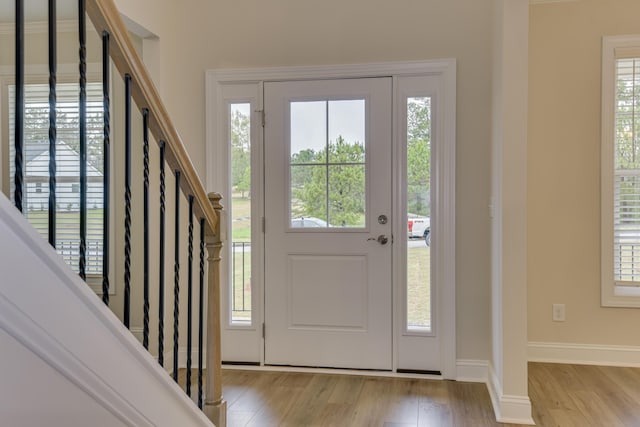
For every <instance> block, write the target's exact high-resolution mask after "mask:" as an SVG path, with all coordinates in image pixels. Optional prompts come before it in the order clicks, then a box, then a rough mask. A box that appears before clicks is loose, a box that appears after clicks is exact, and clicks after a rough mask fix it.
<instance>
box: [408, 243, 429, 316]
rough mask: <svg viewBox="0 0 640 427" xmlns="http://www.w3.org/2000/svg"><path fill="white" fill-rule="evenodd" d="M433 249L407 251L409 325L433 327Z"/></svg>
mask: <svg viewBox="0 0 640 427" xmlns="http://www.w3.org/2000/svg"><path fill="white" fill-rule="evenodd" d="M430 281H431V248H430V247H429V246H427V245H426V244H425V245H420V246H418V247H416V248H408V249H407V284H408V286H407V288H408V289H407V314H408V316H407V320H408V322H407V323H408V325H410V326H412V325H415V326H420V327H431V287H430V286H429V282H430Z"/></svg>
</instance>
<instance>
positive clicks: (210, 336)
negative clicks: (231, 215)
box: [204, 193, 227, 426]
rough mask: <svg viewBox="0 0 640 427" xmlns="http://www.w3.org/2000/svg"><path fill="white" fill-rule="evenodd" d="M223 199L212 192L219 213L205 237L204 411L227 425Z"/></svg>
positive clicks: (214, 419) (218, 423) (213, 419)
mask: <svg viewBox="0 0 640 427" xmlns="http://www.w3.org/2000/svg"><path fill="white" fill-rule="evenodd" d="M221 199H222V196H221V195H220V194H218V193H210V194H209V201H210V202H211V205H212V206H213V209H214V210H215V211H216V214H217V215H216V217H217V222H216V224H214V225H213V229H211V228H208V229H207V233H206V237H205V240H206V244H207V252H208V257H207V261H208V264H209V268H208V276H207V281H208V283H207V287H208V289H207V291H208V292H207V356H206V358H207V359H206V361H207V371H206V395H205V406H204V412H205V414H206V415H207V417H208V418H209V419H210V420H211V421H213V423H214V424H215V425H216V426H226V425H227V402H226V401H225V400H224V399H223V397H222V354H221V352H220V339H221V337H220V330H221V319H220V286H221V281H220V252H221V250H222V238H221V224H220V222H221V218H222V205H221V204H220V200H221ZM210 227H211V224H210Z"/></svg>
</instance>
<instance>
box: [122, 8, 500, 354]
mask: <svg viewBox="0 0 640 427" xmlns="http://www.w3.org/2000/svg"><path fill="white" fill-rule="evenodd" d="M118 3H119V4H120V6H121V7H122V12H123V13H125V14H127V15H128V16H129V17H130V18H131V19H133V20H136V21H138V22H139V23H141V24H142V25H144V26H146V27H147V28H148V29H149V30H151V31H153V32H154V33H155V34H156V35H158V36H159V40H160V42H159V43H160V48H159V51H160V54H159V55H160V57H161V58H162V59H161V60H160V63H161V64H162V66H163V69H162V82H161V85H160V86H161V93H163V95H164V98H165V101H166V104H167V107H168V110H169V112H170V114H171V115H172V117H173V118H174V120H175V124H176V126H177V128H178V131H179V132H180V134H181V136H182V138H183V140H184V141H185V144H186V146H187V148H188V151H189V154H190V156H191V158H192V160H193V161H194V164H195V166H196V169H197V170H198V172H199V174H200V177H201V178H202V179H204V178H205V155H204V154H205V146H204V140H205V95H204V89H205V88H204V72H205V70H207V69H215V68H235V67H269V66H287V65H317V64H344V63H362V62H382V61H402V60H425V59H434V58H456V59H457V60H458V111H457V120H458V122H457V168H458V173H457V176H456V180H457V192H458V194H457V199H456V203H457V211H458V214H457V218H456V223H457V226H456V233H457V240H456V243H457V262H458V268H457V271H456V275H457V284H458V287H457V310H458V320H457V322H458V325H457V330H458V337H457V338H458V357H459V358H470V359H488V358H489V353H490V349H489V348H490V344H489V340H490V312H489V307H490V286H489V276H490V268H489V253H490V251H489V240H490V237H489V216H488V207H487V206H488V200H489V187H490V172H489V171H490V105H491V103H490V95H491V90H490V85H491V83H490V82H491V58H490V56H491V28H492V27H491V8H490V7H487V5H486V4H485V3H484V2H478V1H476V0H434V1H430V2H424V1H421V0H406V1H403V2H402V3H397V2H388V1H382V0H357V1H350V2H343V1H337V0H327V1H324V2H315V3H308V2H302V3H301V2H299V1H295V0H277V1H271V2H264V1H259V0H238V1H235V2H227V1H208V0H207V1H205V0H190V1H188V2H186V3H180V7H175V5H174V4H173V3H174V2H172V1H168V0H167V1H164V2H162V8H160V7H159V6H158V5H157V2H154V7H153V9H154V11H153V12H152V14H153V17H151V16H150V15H148V14H146V12H145V9H144V8H143V7H138V6H142V5H143V3H144V2H138V3H139V4H138V5H137V6H136V5H134V4H130V3H132V2H128V1H123V0H122V1H119V2H118ZM147 3H148V2H147ZM161 9H162V10H163V11H164V12H165V14H158V13H157V11H158V10H161ZM166 14H169V15H168V16H167V15H166ZM168 17H169V18H170V19H167V18H168ZM194 34H196V35H197V37H194Z"/></svg>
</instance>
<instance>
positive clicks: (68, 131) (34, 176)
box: [8, 83, 103, 276]
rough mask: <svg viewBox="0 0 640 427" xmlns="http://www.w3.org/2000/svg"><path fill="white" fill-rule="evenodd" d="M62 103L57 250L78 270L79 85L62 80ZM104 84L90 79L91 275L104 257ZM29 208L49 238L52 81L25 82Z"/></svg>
mask: <svg viewBox="0 0 640 427" xmlns="http://www.w3.org/2000/svg"><path fill="white" fill-rule="evenodd" d="M56 92H57V105H56V109H57V112H56V124H57V137H56V250H57V251H58V253H59V254H60V255H62V257H63V258H64V259H65V261H66V262H67V263H68V264H69V265H70V266H71V267H72V268H73V269H74V270H76V271H78V261H79V254H80V251H79V247H80V237H79V236H80V230H79V224H80V155H79V140H80V137H79V134H80V131H79V86H78V84H77V83H58V84H57V88H56ZM8 101H9V102H8V103H9V105H8V111H9V140H10V156H9V157H10V159H9V160H10V161H9V163H10V187H11V197H12V198H13V195H14V187H15V186H14V173H15V163H14V158H15V145H14V127H15V86H13V85H10V86H9V87H8ZM102 144H103V103H102V84H101V83H88V84H87V253H86V257H87V259H86V261H87V264H86V265H87V267H86V273H87V275H88V276H99V275H101V274H102V259H103V238H102V237H103V236H102V230H103V229H102V217H103V173H102V168H103V166H102V159H103V156H102V151H103V146H102ZM23 161H24V163H23V170H24V180H23V182H24V188H23V210H24V213H25V216H26V217H27V219H28V220H29V222H30V223H31V224H32V225H33V226H34V227H35V228H36V229H37V230H38V232H39V233H40V234H41V235H42V237H43V238H45V239H48V215H49V212H48V210H49V86H48V84H28V85H26V86H25V112H24V153H23Z"/></svg>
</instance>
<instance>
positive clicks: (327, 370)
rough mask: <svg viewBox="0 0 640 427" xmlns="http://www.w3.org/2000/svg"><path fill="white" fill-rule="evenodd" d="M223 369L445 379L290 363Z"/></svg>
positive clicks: (423, 373) (434, 373)
mask: <svg viewBox="0 0 640 427" xmlns="http://www.w3.org/2000/svg"><path fill="white" fill-rule="evenodd" d="M222 369H228V370H245V371H262V372H297V373H306V374H330V375H358V376H363V377H386V378H415V379H427V380H442V379H444V378H443V377H442V375H441V374H439V373H438V372H437V371H417V370H415V371H414V370H411V371H408V370H402V369H400V370H397V371H393V370H376V369H353V368H319V367H307V366H290V365H258V364H242V365H240V364H235V363H234V364H229V363H223V364H222Z"/></svg>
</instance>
